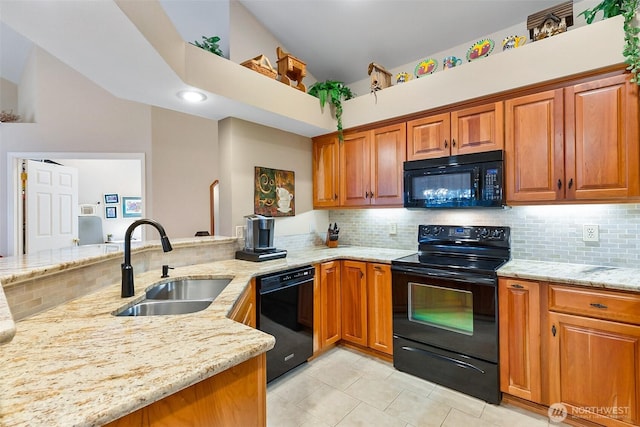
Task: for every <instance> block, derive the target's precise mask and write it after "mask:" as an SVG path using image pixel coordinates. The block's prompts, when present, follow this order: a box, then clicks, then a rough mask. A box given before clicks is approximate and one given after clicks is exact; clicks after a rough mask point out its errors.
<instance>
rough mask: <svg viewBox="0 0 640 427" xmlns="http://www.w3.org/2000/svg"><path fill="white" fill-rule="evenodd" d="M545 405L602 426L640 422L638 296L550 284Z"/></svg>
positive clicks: (636, 423)
mask: <svg viewBox="0 0 640 427" xmlns="http://www.w3.org/2000/svg"><path fill="white" fill-rule="evenodd" d="M548 305H549V313H548V329H549V331H548V334H547V336H548V346H547V349H546V351H545V352H543V353H546V354H547V356H548V360H549V401H550V402H551V403H562V404H564V405H565V406H566V407H567V409H568V411H569V413H572V414H573V415H575V416H577V417H579V418H586V419H588V420H589V421H595V422H597V423H600V424H603V425H610V426H623V425H624V426H628V425H638V423H639V422H640V413H639V411H640V326H639V325H640V312H639V311H638V309H639V308H640V295H639V294H635V293H625V292H617V291H606V290H597V289H588V288H580V287H570V286H562V285H556V284H550V285H549V287H548Z"/></svg>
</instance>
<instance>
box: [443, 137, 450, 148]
mask: <svg viewBox="0 0 640 427" xmlns="http://www.w3.org/2000/svg"><path fill="white" fill-rule="evenodd" d="M448 146H449V143H448V142H447V140H446V139H445V140H444V148H447V147H448Z"/></svg>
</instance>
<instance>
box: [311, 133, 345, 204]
mask: <svg viewBox="0 0 640 427" xmlns="http://www.w3.org/2000/svg"><path fill="white" fill-rule="evenodd" d="M339 155H340V148H339V145H338V137H337V136H335V135H329V136H322V137H318V138H315V139H314V140H313V206H314V207H333V206H338V204H339V203H340V199H339V198H338V192H339V185H340V170H339V168H340V161H339Z"/></svg>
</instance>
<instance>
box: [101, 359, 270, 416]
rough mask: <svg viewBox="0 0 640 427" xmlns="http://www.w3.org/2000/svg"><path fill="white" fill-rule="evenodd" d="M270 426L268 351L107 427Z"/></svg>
mask: <svg viewBox="0 0 640 427" xmlns="http://www.w3.org/2000/svg"><path fill="white" fill-rule="evenodd" d="M181 425H188V426H193V427H209V426H256V427H258V426H265V425H267V374H266V356H265V353H263V354H261V355H259V356H256V357H254V358H252V359H249V360H247V361H246V362H243V363H240V364H239V365H236V366H233V367H231V368H229V369H227V370H226V371H223V372H221V373H219V374H217V375H215V376H213V377H210V378H208V379H206V380H203V381H201V382H199V383H196V384H194V385H192V386H190V387H187V388H185V389H183V390H180V391H178V392H177V393H175V394H172V395H170V396H167V397H165V398H163V399H161V400H159V401H156V402H153V403H151V404H150V405H148V406H145V407H144V408H142V409H139V410H137V411H135V412H132V413H131V414H129V415H126V416H124V417H122V418H120V419H118V420H116V421H113V422H111V423H109V424H106V426H107V427H130V426H139V427H162V426H181Z"/></svg>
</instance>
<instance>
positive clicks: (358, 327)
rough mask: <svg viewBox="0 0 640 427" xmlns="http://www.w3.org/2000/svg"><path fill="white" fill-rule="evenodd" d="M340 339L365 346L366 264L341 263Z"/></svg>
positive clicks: (346, 261) (360, 262)
mask: <svg viewBox="0 0 640 427" xmlns="http://www.w3.org/2000/svg"><path fill="white" fill-rule="evenodd" d="M341 276H342V280H341V283H340V288H341V296H342V301H341V305H342V339H343V340H345V341H348V342H352V343H354V344H358V345H361V346H363V347H366V346H367V343H368V341H367V263H366V262H362V261H348V260H344V261H342V272H341Z"/></svg>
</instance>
